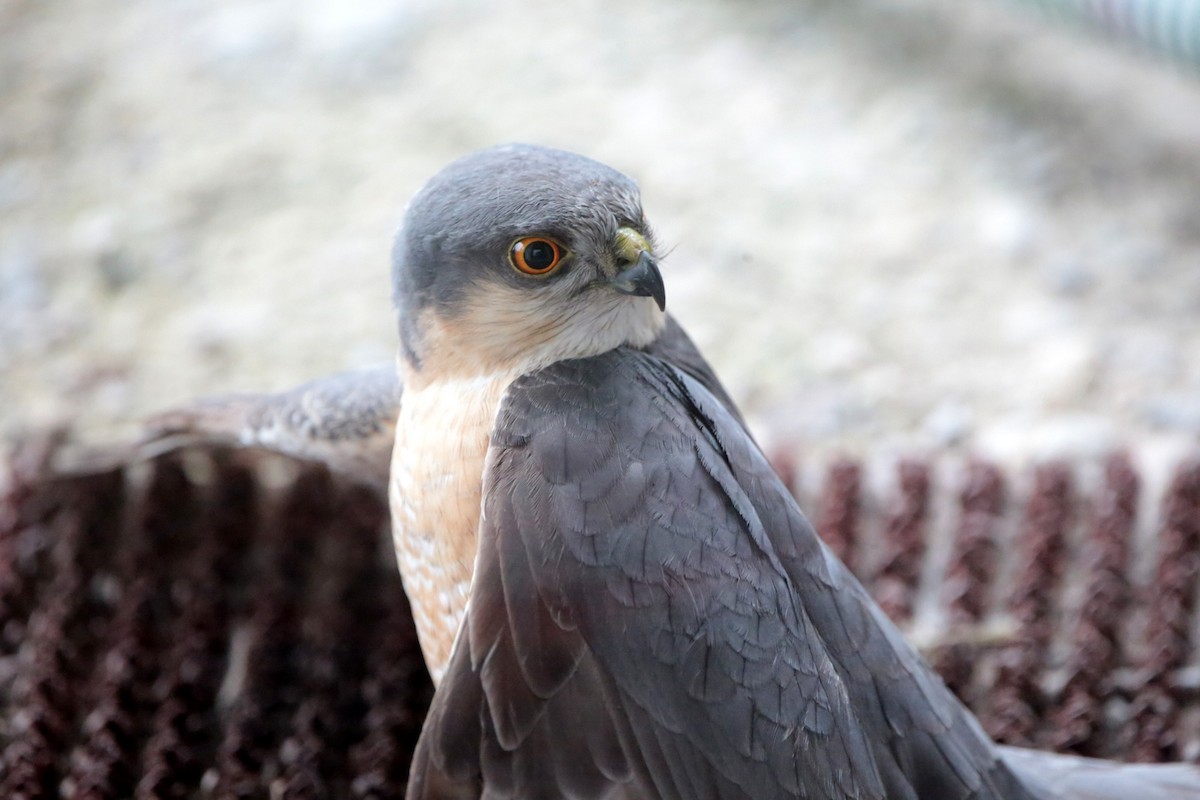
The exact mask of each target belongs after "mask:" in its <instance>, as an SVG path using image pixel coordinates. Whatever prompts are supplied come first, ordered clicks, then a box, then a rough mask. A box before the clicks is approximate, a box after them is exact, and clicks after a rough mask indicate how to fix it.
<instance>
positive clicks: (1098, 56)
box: [0, 0, 1200, 459]
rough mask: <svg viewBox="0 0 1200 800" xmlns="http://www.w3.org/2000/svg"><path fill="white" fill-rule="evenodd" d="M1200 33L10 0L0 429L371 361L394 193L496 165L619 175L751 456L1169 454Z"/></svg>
mask: <svg viewBox="0 0 1200 800" xmlns="http://www.w3.org/2000/svg"><path fill="white" fill-rule="evenodd" d="M1037 6H1042V7H1043V8H1041V9H1039V8H1037ZM1198 6H1200V4H1197V3H1194V2H1190V1H1189V0H1182V2H1175V3H1170V2H1161V1H1160V2H1149V1H1147V2H1143V3H1134V2H1127V3H1122V2H1107V3H1079V2H1061V3H1053V2H1041V3H1032V2H1030V3H1011V2H1008V3H1006V2H1000V0H997V2H994V3H983V4H965V3H962V2H959V1H958V0H899V1H898V0H886V1H885V0H837V1H836V2H835V1H834V0H826V1H825V2H821V1H819V0H808V1H807V2H805V1H801V0H793V1H792V2H771V1H770V0H762V1H761V2H742V1H738V2H735V1H734V0H726V1H725V2H721V1H720V0H660V1H659V2H654V3H647V2H642V1H641V0H637V1H636V2H635V0H603V2H601V0H583V1H582V2H576V3H563V2H552V1H551V0H508V1H507V2H503V1H502V2H492V3H485V2H471V1H470V0H448V1H446V0H443V1H442V2H436V1H435V0H407V1H406V2H405V1H401V2H396V1H395V0H393V1H392V2H384V0H340V1H339V2H337V3H328V2H318V1H317V0H289V1H288V2H284V1H283V0H206V1H205V2H199V0H92V2H88V3H46V2H38V1H37V0H0V431H3V432H5V433H7V434H9V435H12V434H14V433H19V432H21V431H27V430H30V429H32V428H35V427H38V426H42V425H46V424H49V423H52V422H56V421H61V420H70V421H71V422H72V423H73V424H74V425H75V426H77V428H78V429H79V430H81V431H82V432H83V433H84V434H85V435H86V436H87V437H88V438H89V439H93V440H97V441H106V440H112V439H115V438H119V437H127V436H130V435H132V433H131V432H132V431H133V430H134V429H135V423H136V420H137V419H138V417H139V416H141V415H143V414H146V413H148V412H151V411H154V410H157V409H161V408H163V407H165V406H169V405H172V404H178V403H181V402H185V401H187V400H189V399H191V398H194V397H197V396H200V395H212V394H220V393H223V392H232V391H249V390H273V389H281V388H285V387H287V386H290V385H292V384H294V383H297V382H299V381H301V380H304V379H307V378H309V377H313V376H316V375H320V374H323V373H327V372H331V371H335V370H338V369H342V368H346V367H354V366H361V365H366V364H371V363H376V362H380V361H387V360H389V359H391V358H392V354H393V351H394V340H395V333H394V331H395V328H394V321H393V317H392V312H391V308H390V298H389V287H388V255H389V248H390V244H391V239H392V237H393V235H394V233H395V229H396V227H397V223H398V221H399V219H400V217H401V213H402V210H403V207H404V204H405V202H406V201H407V199H408V197H409V196H410V195H411V194H412V193H413V192H414V191H416V189H417V188H419V187H420V185H421V184H422V182H423V181H424V180H425V179H426V178H427V177H429V176H430V175H431V174H432V173H433V172H435V171H436V170H437V169H438V168H440V167H441V166H442V165H443V164H444V163H446V162H447V161H449V160H451V159H453V158H455V157H457V156H459V155H461V154H463V153H465V152H467V151H470V150H474V149H476V148H480V147H484V146H487V145H491V144H494V143H498V142H505V141H514V140H516V141H530V142H538V143H544V144H549V145H554V146H558V147H563V148H567V149H570V150H575V151H578V152H581V153H584V154H587V155H589V156H592V157H594V158H597V159H599V160H601V161H604V162H606V163H609V164H611V165H613V166H615V167H617V168H618V169H621V170H623V171H625V172H627V173H628V174H630V175H632V176H633V177H635V178H636V179H637V180H638V181H639V182H640V183H641V185H642V189H643V196H644V201H645V205H646V208H647V210H648V214H649V216H650V219H651V221H652V222H653V223H654V224H655V227H656V230H657V231H658V233H659V236H660V239H661V240H662V241H663V242H665V243H667V245H668V246H669V247H670V254H669V256H668V258H667V260H666V262H665V274H666V280H667V290H668V307H669V309H670V310H671V311H673V312H674V313H675V314H676V315H677V316H678V317H679V318H680V319H681V320H682V321H683V323H684V324H685V325H686V326H687V327H688V329H689V330H690V331H691V332H692V333H693V335H694V337H695V338H696V339H697V340H698V342H699V343H700V345H701V347H702V348H703V349H704V351H705V352H706V353H707V354H708V355H709V357H710V359H711V360H712V361H713V362H714V364H715V365H716V367H717V370H718V372H719V374H721V375H722V376H723V378H724V379H725V380H726V381H727V383H728V384H729V387H730V389H731V390H732V392H733V394H734V396H735V397H736V398H737V399H738V400H739V401H740V402H741V403H742V404H743V405H744V407H745V408H746V410H747V411H748V412H749V414H750V417H751V419H752V421H753V424H754V426H755V428H756V429H757V430H758V431H759V432H760V434H761V435H762V436H763V437H764V439H765V440H767V441H768V442H787V443H796V444H797V445H798V446H803V447H805V448H809V449H817V450H821V449H827V450H834V449H836V450H850V451H864V450H866V449H868V448H870V449H872V450H873V451H879V450H885V451H891V452H897V451H904V450H912V449H918V450H919V449H928V448H941V447H953V448H969V449H971V450H973V451H983V452H984V453H986V454H988V455H990V456H992V457H998V458H1002V459H1026V458H1041V457H1045V456H1047V455H1062V454H1068V455H1076V456H1083V457H1086V456H1089V455H1093V454H1096V453H1100V452H1103V451H1105V450H1107V449H1109V448H1111V447H1114V446H1119V445H1121V444H1129V443H1135V444H1136V445H1137V447H1138V448H1140V449H1142V450H1150V451H1162V452H1164V453H1166V452H1177V451H1179V450H1180V449H1182V448H1185V447H1188V446H1190V445H1194V443H1195V442H1196V441H1197V439H1198V438H1200V79H1198V78H1197V75H1196V72H1195V71H1194V66H1192V65H1191V64H1189V59H1194V58H1196V54H1197V52H1198V50H1200V48H1198V47H1197V41H1198V39H1197V38H1196V37H1200V19H1198V17H1200V8H1198ZM1135 7H1141V8H1142V9H1143V10H1144V9H1148V8H1149V9H1156V10H1155V12H1154V13H1155V14H1156V15H1158V16H1155V17H1154V18H1153V19H1150V18H1140V17H1136V16H1135V12H1128V13H1125V12H1124V11H1123V9H1129V8H1135ZM1064 8H1071V9H1074V10H1075V12H1076V16H1079V15H1084V14H1090V15H1091V17H1092V21H1093V25H1092V29H1091V30H1089V28H1088V26H1087V25H1085V24H1080V23H1079V21H1078V20H1076V21H1074V22H1073V21H1072V20H1071V19H1068V18H1067V17H1069V16H1070V15H1069V14H1066V13H1061V12H1062V9H1064ZM1055 10H1057V11H1059V12H1060V13H1047V12H1054V11H1055ZM1101 12H1103V13H1101ZM1160 12H1161V13H1160ZM1122 13H1125V16H1121V15H1122ZM1098 27H1108V28H1110V29H1115V30H1120V31H1124V32H1125V33H1124V34H1123V35H1122V36H1123V39H1124V41H1125V43H1122V42H1119V41H1114V40H1113V39H1112V38H1111V37H1108V38H1106V37H1104V36H1103V35H1098V33H1097V30H1096V28H1098ZM1139 37H1140V38H1141V39H1143V40H1144V41H1145V42H1149V46H1148V47H1142V48H1140V49H1139V48H1137V47H1132V46H1128V41H1130V40H1132V39H1135V38H1139ZM1118 38H1122V37H1118ZM789 446H790V444H789Z"/></svg>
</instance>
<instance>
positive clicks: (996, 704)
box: [983, 463, 1072, 746]
mask: <svg viewBox="0 0 1200 800" xmlns="http://www.w3.org/2000/svg"><path fill="white" fill-rule="evenodd" d="M1071 484H1072V481H1071V472H1070V469H1069V468H1068V467H1067V466H1066V465H1065V464H1060V463H1054V464H1047V465H1043V466H1041V467H1039V468H1038V469H1037V470H1036V471H1035V472H1034V478H1033V489H1032V491H1031V493H1030V496H1029V502H1028V503H1027V504H1026V506H1025V515H1024V520H1023V522H1022V525H1021V529H1020V532H1019V534H1018V538H1017V543H1016V546H1017V569H1016V576H1015V579H1014V581H1013V584H1014V588H1013V593H1012V595H1011V596H1010V597H1009V599H1008V603H1007V606H1008V609H1009V612H1010V613H1011V614H1012V616H1013V617H1014V618H1015V619H1016V621H1017V624H1018V627H1019V630H1018V635H1017V640H1016V641H1015V642H1013V643H1012V644H1009V645H1007V646H1006V647H1005V648H1004V649H1003V651H1002V652H1001V654H1000V657H999V659H998V665H997V670H996V681H995V685H994V687H993V690H992V692H991V703H990V706H989V708H988V710H987V712H986V714H985V715H984V720H983V722H984V727H985V728H986V729H987V731H988V733H990V734H991V735H992V737H993V738H995V739H996V740H997V741H1000V742H1003V743H1005V744H1013V745H1024V746H1032V745H1033V744H1034V743H1035V742H1036V739H1037V730H1036V728H1037V727H1038V724H1039V721H1040V720H1041V718H1042V714H1043V711H1044V708H1045V698H1044V696H1043V693H1042V687H1041V686H1040V684H1039V679H1040V677H1041V674H1042V670H1043V669H1044V668H1045V666H1046V662H1045V658H1046V654H1047V649H1048V647H1049V644H1050V639H1051V636H1052V635H1053V633H1054V624H1055V620H1054V618H1053V616H1052V611H1053V608H1054V603H1055V599H1056V596H1057V593H1058V591H1059V588H1060V587H1059V583H1060V581H1061V578H1062V575H1063V571H1064V566H1065V560H1066V532H1067V525H1068V523H1069V521H1070V518H1071V511H1072V486H1071Z"/></svg>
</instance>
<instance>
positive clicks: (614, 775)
mask: <svg viewBox="0 0 1200 800" xmlns="http://www.w3.org/2000/svg"><path fill="white" fill-rule="evenodd" d="M484 489H485V491H484V501H483V509H482V512H483V513H482V517H481V523H480V552H479V559H478V562H477V569H476V576H475V581H474V584H473V586H472V593H471V599H470V604H469V607H468V612H467V624H466V626H465V629H466V630H468V631H469V635H462V636H460V639H459V642H458V645H457V647H456V652H455V655H454V657H453V658H452V661H451V665H450V668H449V671H448V672H447V677H446V679H444V680H445V681H446V682H445V683H443V689H439V691H438V695H437V697H436V698H435V700H434V710H433V711H432V712H431V716H430V722H429V723H427V728H426V731H425V732H424V733H423V735H422V744H421V745H420V746H419V748H418V753H419V754H423V753H425V752H426V751H427V750H433V749H437V750H438V751H439V752H438V754H437V757H436V758H428V757H423V758H422V759H421V761H420V763H419V764H418V765H416V766H415V768H414V783H413V786H414V787H417V788H419V789H421V792H420V793H415V794H413V796H415V797H439V796H442V795H439V794H437V793H436V792H433V793H431V792H428V791H427V787H431V786H435V785H436V782H435V781H433V780H431V778H430V777H429V776H426V775H420V774H418V773H420V772H421V771H423V770H426V769H435V770H442V771H444V772H446V773H447V774H450V775H453V776H458V777H459V779H460V782H461V780H462V778H461V776H469V778H468V780H467V783H468V784H469V782H470V780H476V781H481V782H482V784H483V785H484V786H485V787H486V790H485V791H484V795H483V796H495V797H522V798H538V797H551V796H555V797H570V798H601V797H630V798H632V797H663V798H673V797H678V798H689V800H690V799H692V798H695V799H696V800H704V799H705V798H764V797H805V798H813V799H814V800H821V799H822V798H829V799H831V800H832V798H839V799H841V798H884V797H888V798H904V797H939V798H947V800H953V798H963V799H964V800H965V799H966V798H974V797H978V798H992V797H994V798H1001V797H1003V798H1006V800H1012V798H1020V797H1025V796H1028V795H1026V794H1025V793H1024V791H1023V790H1022V789H1021V787H1020V786H1019V785H1018V784H1017V783H1016V781H1015V780H1014V779H1012V778H1011V775H1009V774H1008V773H1007V772H1006V770H1005V768H1004V766H1003V764H1002V763H1001V762H1000V761H999V759H998V757H997V756H996V754H995V751H994V748H993V747H992V745H991V743H990V742H989V741H988V740H987V739H986V737H984V736H983V735H982V733H980V732H979V731H978V729H977V726H974V725H973V722H972V721H971V720H970V718H969V717H968V716H967V715H966V714H965V712H963V711H962V709H961V708H960V707H959V706H957V703H956V702H955V701H954V700H953V698H952V697H950V695H949V694H948V693H947V692H946V690H945V688H944V687H942V686H941V684H940V683H939V682H937V680H936V678H935V677H932V673H930V672H929V671H928V669H927V668H926V667H924V665H923V664H922V663H921V662H920V660H919V659H918V658H917V657H916V655H915V654H914V653H913V652H912V651H911V650H910V649H909V648H908V647H907V645H905V644H904V643H903V641H902V639H900V637H899V634H897V633H895V632H894V629H892V628H891V626H890V623H888V622H887V621H886V620H885V619H883V618H882V616H880V615H879V614H878V613H877V612H876V611H874V610H873V605H872V604H871V602H870V601H869V599H867V598H866V595H865V594H864V593H863V592H862V590H861V587H859V586H858V584H857V583H856V582H854V579H853V578H852V577H851V576H850V575H849V573H847V572H846V571H845V570H844V569H842V568H841V565H840V564H839V563H838V562H837V561H836V560H835V559H833V558H832V557H831V556H829V555H828V552H827V551H826V550H825V548H824V547H823V545H821V543H820V541H819V540H818V539H817V537H816V536H815V535H814V534H813V532H812V530H811V528H809V526H808V524H807V522H806V521H805V520H804V518H803V516H802V515H801V514H800V512H799V510H798V509H796V507H795V505H794V503H793V501H792V500H791V498H790V496H789V495H788V494H787V493H786V490H785V489H784V488H783V487H782V485H781V484H780V483H779V481H778V479H777V478H775V476H774V474H773V472H771V470H770V467H769V466H767V464H766V461H765V459H763V457H762V454H761V453H760V452H759V450H758V448H757V447H756V446H755V445H754V443H753V441H752V440H751V439H750V437H749V436H748V434H747V433H746V432H745V429H744V427H743V426H742V424H741V423H740V421H739V420H738V419H737V418H736V417H734V416H732V415H731V414H730V413H729V412H728V411H727V410H726V409H725V408H724V406H723V405H722V402H721V401H720V400H718V399H717V398H716V397H714V395H713V393H712V391H711V390H710V389H709V388H708V387H707V386H706V385H705V384H704V383H703V382H701V381H697V380H696V379H694V378H692V377H690V376H689V375H688V374H687V373H686V372H685V371H680V370H677V369H675V368H674V367H672V366H670V365H669V364H667V363H665V362H663V361H662V360H660V359H658V358H656V357H654V356H653V355H651V354H646V353H641V352H638V351H633V350H618V351H613V352H611V353H608V354H605V355H602V356H598V357H595V358H591V359H586V360H581V361H572V362H562V363H560V364H557V365H554V366H552V367H550V368H548V369H546V370H543V371H541V372H538V373H535V374H532V375H528V376H525V377H523V378H521V379H519V380H518V381H516V382H515V383H514V384H513V386H512V387H510V390H509V392H508V393H507V395H506V398H505V401H504V402H503V404H502V407H501V411H500V414H499V416H498V420H497V425H496V430H495V432H494V435H493V443H492V448H491V451H490V452H489V456H488V465H487V468H486V476H485V486H484ZM459 650H463V651H469V652H459ZM464 683H470V684H472V686H471V687H470V688H469V689H468V690H467V691H466V692H465V696H466V697H467V698H468V699H467V700H466V701H464V700H463V699H462V698H453V699H452V698H448V697H446V698H443V694H445V693H447V692H449V691H456V690H458V687H461V686H462V685H463V684H464ZM472 704H473V705H472ZM451 715H455V716H457V717H460V719H455V720H451V719H450V716H451ZM462 718H465V719H466V722H465V723H464V722H463V719H462ZM447 726H452V727H453V728H454V730H455V735H456V737H461V740H467V741H472V742H478V743H479V744H478V745H477V746H472V745H463V744H460V743H458V742H452V741H449V740H448V739H447V737H445V736H444V735H442V734H441V732H440V730H439V729H440V728H445V727H447ZM471 759H475V760H474V761H471ZM446 796H453V795H446Z"/></svg>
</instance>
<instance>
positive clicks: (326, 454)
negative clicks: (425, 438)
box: [145, 364, 402, 487]
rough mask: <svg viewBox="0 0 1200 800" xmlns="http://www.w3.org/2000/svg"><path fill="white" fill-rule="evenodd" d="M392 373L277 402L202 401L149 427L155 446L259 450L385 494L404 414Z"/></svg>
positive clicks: (320, 382)
mask: <svg viewBox="0 0 1200 800" xmlns="http://www.w3.org/2000/svg"><path fill="white" fill-rule="evenodd" d="M401 389H402V387H401V384H400V379H399V378H398V377H397V375H396V369H395V367H394V366H393V365H390V364H387V365H380V366H378V367H373V368H370V369H362V370H355V371H350V372H341V373H338V374H336V375H328V376H325V377H323V378H317V379H316V380H313V381H309V382H308V383H304V384H301V385H300V386H297V387H295V388H294V389H290V390H288V391H285V392H280V393H278V394H244V395H232V396H228V397H216V398H211V399H206V400H201V401H198V402H196V403H194V404H192V405H190V406H185V407H182V408H178V409H172V410H169V411H165V412H162V413H159V414H156V415H154V416H152V417H150V418H149V419H147V420H146V422H145V428H146V431H147V440H148V441H172V442H173V441H178V440H180V439H196V438H202V439H207V440H214V441H222V442H228V443H230V444H242V445H256V446H260V447H266V448H268V449H271V450H278V451H279V452H282V453H286V454H288V455H292V456H298V457H300V458H309V459H314V460H317V461H324V462H326V463H327V464H329V465H330V466H331V467H332V468H334V469H336V470H339V471H341V472H345V473H348V474H351V475H354V476H355V477H358V478H360V479H363V480H366V481H368V482H370V483H372V484H376V485H378V486H380V487H386V485H387V477H388V469H389V466H390V463H391V454H392V442H393V440H394V439H395V433H396V414H397V412H398V410H399V408H400V395H401Z"/></svg>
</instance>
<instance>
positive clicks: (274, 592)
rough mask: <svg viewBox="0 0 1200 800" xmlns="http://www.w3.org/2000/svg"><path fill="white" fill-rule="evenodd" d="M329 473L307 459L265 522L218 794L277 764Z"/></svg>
mask: <svg viewBox="0 0 1200 800" xmlns="http://www.w3.org/2000/svg"><path fill="white" fill-rule="evenodd" d="M331 494H332V488H331V485H330V476H329V474H328V472H327V471H326V470H324V469H323V468H316V467H312V466H305V467H304V468H303V469H302V471H301V474H300V476H299V477H298V478H297V479H296V481H295V482H294V483H293V484H292V485H291V486H290V487H289V488H288V490H287V494H286V497H285V498H284V500H283V502H282V507H281V508H279V509H277V510H276V512H275V514H273V515H270V516H269V517H268V519H267V521H266V523H265V525H264V526H263V535H262V540H263V541H262V542H261V545H260V552H259V554H258V574H256V575H253V576H252V577H251V585H252V586H253V587H254V591H255V592H256V596H255V598H254V600H253V612H252V615H251V619H250V624H249V636H250V639H251V644H250V650H249V653H248V655H247V656H246V675H245V679H244V680H245V683H244V685H243V687H242V690H241V692H240V694H239V696H238V697H237V698H236V700H235V702H234V704H233V708H232V709H231V711H230V714H229V719H228V721H227V724H226V727H225V731H224V736H223V739H222V741H221V744H220V747H219V749H218V752H217V758H216V766H215V771H214V774H213V776H212V778H211V779H210V780H211V782H212V783H213V789H212V793H213V796H214V797H219V798H241V797H255V796H258V795H259V794H260V793H262V792H264V791H266V790H267V788H268V787H269V785H270V783H271V781H272V780H274V779H275V778H276V777H277V776H278V774H279V772H280V769H281V766H280V763H279V747H280V745H281V743H282V741H283V738H284V736H285V734H286V731H287V729H288V723H289V721H290V719H291V717H292V715H293V713H294V712H295V709H296V707H297V706H298V705H299V703H300V700H301V687H300V685H299V681H298V675H297V674H296V670H295V667H296V664H295V659H296V658H297V657H299V656H300V655H302V654H301V653H300V652H299V651H298V643H299V641H300V618H301V607H302V604H303V597H304V594H305V592H306V590H307V584H308V577H309V576H308V572H309V569H310V567H312V562H313V558H312V556H313V552H314V550H315V542H314V538H315V536H316V535H317V534H318V532H319V531H321V529H322V527H323V525H324V524H325V523H326V522H328V519H329V517H330V514H331V508H330V502H331V501H330V495H331Z"/></svg>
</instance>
